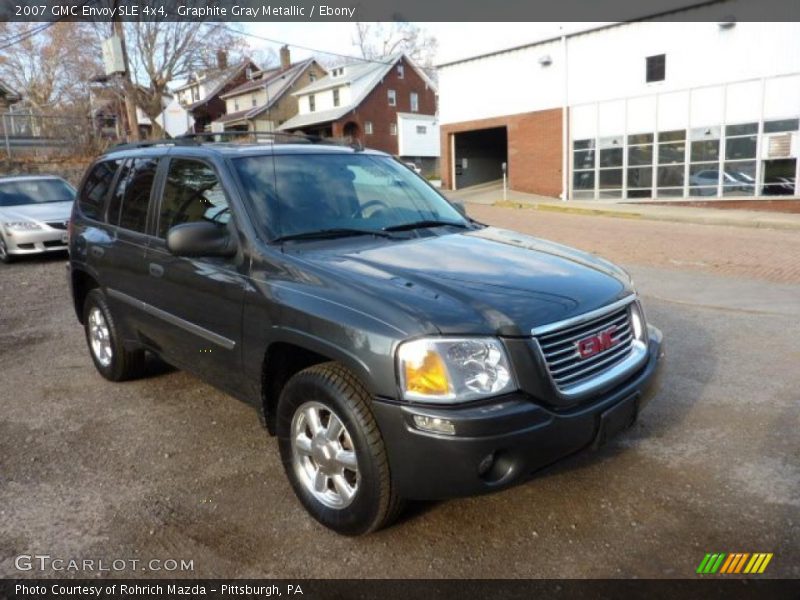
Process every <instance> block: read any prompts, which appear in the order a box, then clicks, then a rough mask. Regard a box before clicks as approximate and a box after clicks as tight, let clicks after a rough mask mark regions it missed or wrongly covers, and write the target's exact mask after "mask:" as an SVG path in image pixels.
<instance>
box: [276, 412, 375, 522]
mask: <svg viewBox="0 0 800 600" xmlns="http://www.w3.org/2000/svg"><path fill="white" fill-rule="evenodd" d="M291 431H292V450H293V452H292V454H293V456H292V462H293V466H294V470H295V473H296V474H297V478H298V479H299V480H300V481H301V482H302V483H303V485H304V486H305V487H306V489H307V490H308V491H309V492H311V494H312V495H313V496H314V498H316V499H317V500H319V501H320V502H321V503H322V504H324V505H325V506H327V507H329V508H337V509H342V508H345V507H347V506H349V505H350V503H351V502H352V501H353V499H354V498H355V496H356V492H357V491H358V484H359V473H358V460H357V457H356V451H355V447H354V446H353V439H352V438H351V437H350V432H349V431H347V428H346V427H345V426H344V423H342V421H341V419H340V418H339V417H338V416H336V414H335V413H334V412H333V411H332V410H331V409H330V408H328V407H327V406H325V405H324V404H320V403H319V402H306V403H305V404H303V405H301V406H300V407H299V408H298V409H297V411H295V413H294V417H293V418H292V429H291Z"/></svg>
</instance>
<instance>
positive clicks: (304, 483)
mask: <svg viewBox="0 0 800 600" xmlns="http://www.w3.org/2000/svg"><path fill="white" fill-rule="evenodd" d="M369 404H370V395H369V392H367V390H366V389H365V388H364V387H363V385H362V384H361V382H360V381H359V380H358V379H357V378H356V377H355V376H354V375H353V374H352V373H351V372H350V371H349V370H348V369H346V368H345V367H343V366H342V365H339V364H337V363H325V364H321V365H316V366H313V367H310V368H308V369H305V370H303V371H300V372H299V373H297V374H296V375H295V376H294V377H292V378H291V379H290V380H289V382H288V383H287V384H286V386H285V388H284V389H283V392H282V393H281V397H280V401H279V403H278V415H277V417H278V419H277V428H278V431H277V433H278V443H279V446H280V452H281V458H282V460H283V465H284V469H285V471H286V475H287V477H288V478H289V481H290V483H291V484H292V487H293V488H294V492H295V494H296V495H297V497H298V499H299V500H300V502H301V503H302V504H303V506H304V507H305V508H306V510H307V511H308V512H309V513H310V514H311V516H312V517H314V518H315V519H316V520H317V521H319V522H320V523H322V524H323V525H325V526H326V527H328V528H330V529H333V530H334V531H336V532H338V533H342V534H345V535H362V534H365V533H369V532H372V531H375V530H377V529H380V528H381V527H384V526H386V525H388V524H389V523H390V522H391V521H392V520H394V518H395V517H396V515H397V514H398V512H399V510H400V504H401V503H400V500H399V498H397V496H396V494H394V491H393V489H392V484H391V476H390V472H389V461H388V458H387V455H386V449H385V446H384V443H383V438H382V437H381V434H380V431H379V430H378V426H377V423H376V422H375V418H374V417H373V415H372V411H371V409H370V406H369Z"/></svg>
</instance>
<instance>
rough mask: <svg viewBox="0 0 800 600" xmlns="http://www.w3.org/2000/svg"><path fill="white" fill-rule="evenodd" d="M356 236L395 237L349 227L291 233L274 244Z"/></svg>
mask: <svg viewBox="0 0 800 600" xmlns="http://www.w3.org/2000/svg"><path fill="white" fill-rule="evenodd" d="M354 235H376V236H378V237H385V238H391V237H394V236H392V235H391V234H389V233H387V232H386V231H380V230H376V229H355V228H347V227H335V228H332V229H320V230H317V231H304V232H303V233H290V234H289V235H282V236H280V237H277V238H275V239H274V240H272V241H273V242H286V241H289V240H323V239H327V238H337V237H348V236H354Z"/></svg>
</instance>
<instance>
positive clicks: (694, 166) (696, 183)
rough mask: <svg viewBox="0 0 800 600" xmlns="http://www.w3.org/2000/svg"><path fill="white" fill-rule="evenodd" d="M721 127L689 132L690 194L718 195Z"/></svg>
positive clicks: (700, 128) (702, 128) (699, 128)
mask: <svg viewBox="0 0 800 600" xmlns="http://www.w3.org/2000/svg"><path fill="white" fill-rule="evenodd" d="M720 133H721V130H720V128H719V127H698V128H696V129H692V130H691V131H690V132H689V139H690V142H691V144H690V146H689V195H690V196H716V195H717V186H718V185H719V142H720Z"/></svg>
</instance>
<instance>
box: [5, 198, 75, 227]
mask: <svg viewBox="0 0 800 600" xmlns="http://www.w3.org/2000/svg"><path fill="white" fill-rule="evenodd" d="M71 211H72V201H71V200H69V201H66V202H42V203H41V204H20V205H19V206H0V219H2V220H3V221H40V222H45V221H66V220H68V219H69V217H70V213H71Z"/></svg>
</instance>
